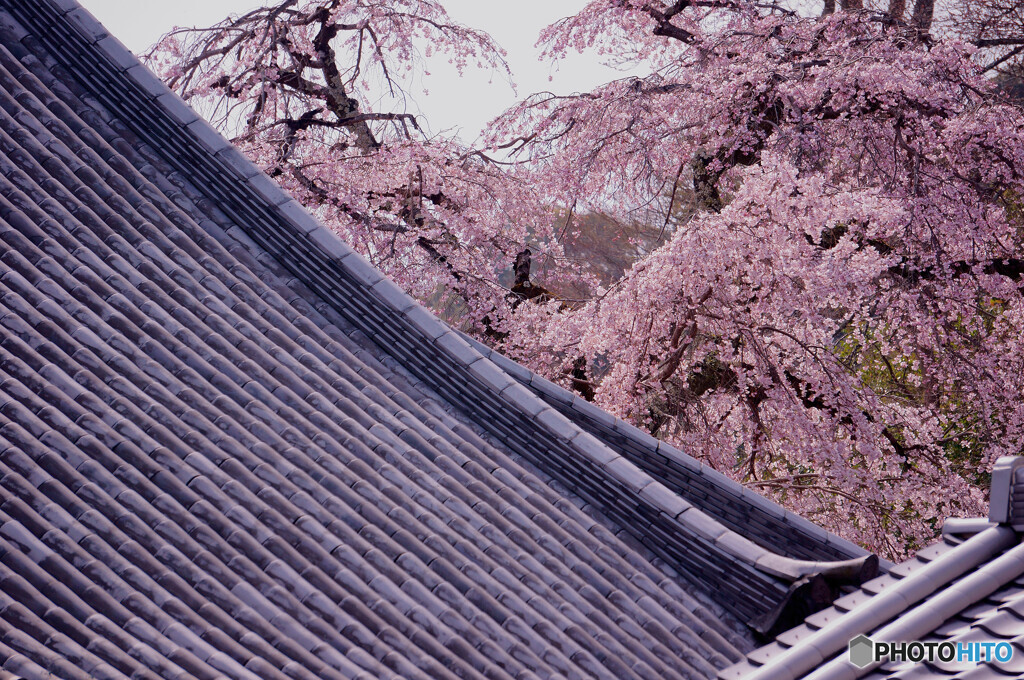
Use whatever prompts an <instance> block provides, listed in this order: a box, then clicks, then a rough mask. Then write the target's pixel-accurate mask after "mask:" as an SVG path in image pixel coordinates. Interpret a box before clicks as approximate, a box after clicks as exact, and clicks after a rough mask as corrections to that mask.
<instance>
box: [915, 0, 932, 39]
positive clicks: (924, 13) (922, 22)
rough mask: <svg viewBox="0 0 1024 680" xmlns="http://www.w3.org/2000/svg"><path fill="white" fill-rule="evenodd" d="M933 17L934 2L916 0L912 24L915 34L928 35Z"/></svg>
mask: <svg viewBox="0 0 1024 680" xmlns="http://www.w3.org/2000/svg"><path fill="white" fill-rule="evenodd" d="M934 16H935V0H917V2H916V3H914V18H913V22H912V23H913V24H914V28H916V29H917V32H918V33H919V34H921V35H922V36H925V35H928V34H929V33H931V30H932V18H933V17H934Z"/></svg>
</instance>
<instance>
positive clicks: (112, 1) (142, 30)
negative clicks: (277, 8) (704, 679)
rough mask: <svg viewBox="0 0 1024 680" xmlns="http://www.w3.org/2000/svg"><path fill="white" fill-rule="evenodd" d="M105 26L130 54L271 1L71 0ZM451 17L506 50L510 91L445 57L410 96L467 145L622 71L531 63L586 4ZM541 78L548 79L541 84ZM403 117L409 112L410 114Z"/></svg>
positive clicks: (526, 2) (459, 0)
mask: <svg viewBox="0 0 1024 680" xmlns="http://www.w3.org/2000/svg"><path fill="white" fill-rule="evenodd" d="M79 1H80V2H81V3H82V4H83V5H84V6H85V7H86V8H87V9H88V10H89V11H90V12H92V13H93V15H95V16H96V18H97V19H99V20H100V21H101V22H102V23H103V24H104V25H105V26H106V27H107V29H108V30H109V31H110V32H111V33H113V34H114V35H115V36H117V37H118V38H119V39H120V40H121V42H123V43H124V44H125V45H126V46H127V47H128V48H129V49H131V50H132V51H133V52H135V53H136V54H140V53H142V52H144V51H146V50H147V49H148V48H149V47H150V45H152V44H153V43H155V42H156V41H157V40H158V39H159V38H160V37H161V36H162V35H163V34H165V33H167V32H168V31H170V30H171V29H172V28H173V27H175V26H208V25H211V24H213V23H216V22H217V21H219V20H221V19H223V18H225V17H226V16H228V15H229V14H237V13H239V12H244V11H246V10H249V9H252V8H254V7H258V6H260V5H269V4H271V0H263V2H261V1H260V0H79ZM441 2H442V4H443V5H444V6H445V8H446V9H447V10H448V13H449V14H450V15H451V16H452V18H453V19H455V20H456V21H459V22H460V23H463V24H466V25H468V26H471V27H473V28H478V29H482V30H484V31H487V32H488V33H490V34H491V36H492V37H493V38H494V39H495V40H496V41H497V42H498V44H499V45H501V46H502V47H504V48H505V49H506V50H507V51H508V62H509V65H510V67H511V68H512V75H513V78H514V81H515V84H516V86H517V89H518V93H517V92H514V91H513V90H512V88H511V87H510V86H509V85H508V83H507V81H506V80H505V79H504V78H503V77H501V76H500V75H494V77H493V79H492V77H491V74H489V73H485V72H481V71H476V70H473V69H469V70H467V71H466V74H465V76H464V77H462V78H459V76H458V74H457V73H455V71H454V69H452V68H451V67H449V66H448V64H447V59H446V58H441V59H437V60H435V61H434V62H433V63H432V64H431V66H430V71H431V75H430V76H428V77H427V78H426V79H425V80H424V82H423V84H422V85H423V86H424V87H425V88H426V89H427V90H428V92H429V94H427V95H424V94H423V93H420V92H413V93H412V94H413V96H414V97H415V99H416V102H417V103H418V104H419V112H420V113H422V114H423V116H424V118H425V119H426V121H427V123H428V126H429V129H430V130H431V131H433V132H438V131H441V130H448V129H453V130H458V131H459V132H460V135H461V136H462V138H463V140H464V141H466V142H469V143H471V142H472V141H473V140H474V139H475V138H476V136H477V133H478V131H479V130H480V129H481V128H482V127H483V126H484V125H485V124H486V123H487V122H488V121H489V120H491V119H492V118H494V117H495V116H497V115H498V114H500V113H501V112H502V111H504V110H505V109H506V108H508V107H509V106H511V105H512V104H514V103H515V101H516V100H517V99H518V98H520V97H522V96H525V95H527V94H530V93H532V92H537V91H542V90H551V91H554V92H558V93H562V94H568V93H571V92H578V91H586V90H589V89H592V88H593V87H594V86H595V85H598V84H600V83H603V82H607V81H608V80H612V79H614V78H620V77H622V76H623V75H625V74H624V73H622V72H619V71H615V70H612V69H610V68H607V67H604V66H601V65H599V64H598V63H597V61H596V59H595V58H594V57H593V56H587V57H584V56H580V57H574V58H570V59H568V60H566V61H564V62H562V63H561V64H559V67H558V70H557V71H552V70H551V68H550V66H549V65H548V64H546V63H541V62H540V61H539V60H538V55H539V50H538V49H537V48H535V47H534V43H535V42H536V40H537V35H538V33H539V32H540V30H541V29H542V28H544V27H545V26H547V25H548V24H551V23H553V22H555V21H557V20H558V19H560V18H562V17H564V16H568V15H571V14H574V13H575V12H577V11H579V9H581V8H582V7H583V6H584V5H585V4H586V0H514V1H513V2H507V1H506V0H441ZM549 76H550V77H552V78H553V80H550V81H549ZM411 112H413V113H416V112H417V111H416V110H415V109H413V110H411Z"/></svg>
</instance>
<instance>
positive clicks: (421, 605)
mask: <svg viewBox="0 0 1024 680" xmlns="http://www.w3.org/2000/svg"><path fill="white" fill-rule="evenodd" d="M0 45H2V47H0V166H2V173H0V174H2V179H0V242H2V243H0V668H2V669H3V670H2V671H0V678H4V677H11V675H10V674H14V675H15V676H20V677H26V678H43V677H46V678H49V677H58V678H87V677H103V678H126V677H132V678H211V679H212V678H222V677H228V678H266V679H269V678H281V679H283V678H310V679H312V678H342V677H364V678H370V677H377V678H386V677H405V678H424V679H426V678H455V677H460V678H653V677H659V678H709V677H713V676H714V675H715V674H716V673H718V672H719V671H720V670H721V669H724V668H726V667H728V666H729V665H731V664H733V663H735V662H738V661H740V660H741V659H742V658H743V655H744V654H745V653H747V652H750V651H751V650H753V648H754V646H755V644H754V640H755V638H756V637H757V635H759V634H765V633H770V632H771V631H773V630H779V629H781V628H784V627H787V626H788V624H789V623H790V622H796V621H799V620H801V619H802V618H803V616H804V615H805V614H806V613H807V612H808V611H815V610H817V609H820V608H821V607H822V606H827V605H828V604H830V603H831V601H832V599H833V597H832V595H834V594H836V593H838V592H839V590H840V589H841V588H844V587H849V586H850V585H851V584H853V585H856V584H859V583H861V582H862V581H864V580H865V579H867V578H869V577H871V576H874V574H875V573H876V572H877V565H878V561H877V560H876V559H875V558H874V557H873V556H870V555H867V554H866V553H865V552H864V551H863V550H861V549H859V548H857V547H856V546H853V545H852V544H850V543H848V542H846V541H843V540H841V539H839V538H837V537H835V536H833V535H831V534H829V533H828V532H826V531H824V530H822V529H821V528H819V527H816V526H815V525H813V524H811V523H810V522H807V521H806V520H803V519H800V518H798V517H796V516H794V515H792V514H791V513H788V512H785V511H784V510H782V509H781V508H779V507H778V506H777V505H775V504H773V503H771V502H769V501H767V500H765V499H764V498H761V497H760V496H757V495H756V494H754V493H752V492H749V491H747V490H744V489H743V488H742V487H740V486H739V485H737V484H735V483H734V482H731V481H729V480H728V479H726V478H725V477H724V476H722V475H720V474H719V473H717V472H714V471H712V470H710V469H708V468H706V467H704V466H702V465H700V464H699V463H698V462H697V461H696V460H694V459H693V458H691V457H690V456H687V455H686V454H685V453H683V452H680V451H678V450H676V449H673V448H672V447H669V446H666V445H664V444H663V443H660V442H658V441H656V440H654V439H653V438H651V437H650V436H648V435H646V434H644V433H642V432H640V431H639V430H636V429H635V428H632V427H630V426H628V425H626V424H625V423H622V422H621V421H618V420H616V419H614V418H612V417H611V416H609V415H608V414H606V413H604V412H602V411H600V410H599V409H597V408H596V407H594V406H593V405H591V404H589V403H587V402H585V401H583V400H582V399H580V398H578V397H576V396H574V395H572V394H571V393H569V392H567V391H565V390H562V389H561V388H559V387H557V386H555V385H553V384H551V383H549V382H547V381H545V380H543V379H542V378H540V377H539V376H537V375H535V374H532V373H530V372H529V371H527V370H526V369H524V368H522V367H521V366H518V365H516V364H515V363H514V362H511V361H510V360H508V359H506V358H505V357H502V356H501V355H500V354H497V353H495V352H493V351H492V350H489V349H487V348H485V347H483V346H480V345H477V344H475V343H473V342H471V341H467V340H466V339H465V338H464V337H463V336H461V335H460V334H459V333H458V332H456V331H454V330H452V329H451V328H449V327H448V326H447V325H445V324H444V323H442V322H441V321H439V320H438V319H437V318H436V317H434V316H433V315H432V314H431V313H430V312H428V311H427V310H425V309H424V308H422V307H421V306H419V305H418V304H416V303H415V302H414V301H413V300H412V299H410V298H409V297H408V296H406V295H405V294H404V293H403V292H402V291H401V290H400V289H398V288H397V287H396V286H395V285H394V284H393V283H391V282H390V281H388V280H387V279H386V278H384V277H383V276H382V275H381V273H380V272H379V271H378V270H377V269H376V268H374V267H373V266H372V265H371V264H369V263H368V262H367V261H366V260H365V259H363V258H362V257H361V256H360V255H358V254H356V253H355V252H354V251H352V250H351V249H350V248H349V247H348V246H347V245H345V244H344V243H342V242H341V241H340V240H339V239H338V238H337V237H336V236H335V235H334V234H333V233H332V232H330V231H329V230H328V229H326V228H325V227H324V226H323V225H321V224H320V223H319V222H317V220H316V219H315V218H313V217H312V216H311V215H310V214H309V213H308V212H307V211H306V210H305V209H304V208H303V207H302V206H301V205H299V204H298V203H297V202H295V201H294V200H293V199H291V197H289V196H288V195H287V194H286V193H285V192H283V191H282V190H281V189H280V188H279V187H278V186H277V185H276V183H274V182H273V181H272V180H271V179H270V178H268V177H267V176H266V175H264V174H263V173H262V172H260V170H259V169H258V168H256V167H255V166H253V165H252V164H251V163H250V162H249V161H248V160H247V159H246V158H245V157H244V156H243V155H242V154H241V153H239V152H238V151H237V150H236V149H235V148H234V147H232V146H231V144H230V143H229V142H228V141H227V140H225V139H224V138H223V137H222V136H221V135H219V134H218V133H217V132H216V131H214V130H213V129H212V128H211V127H210V126H209V125H208V124H207V123H206V122H205V121H204V120H202V119H201V118H200V117H199V116H198V115H197V114H196V113H195V112H194V111H192V109H191V108H189V107H188V106H187V105H186V104H185V103H184V102H182V101H181V99H179V98H178V97H177V96H176V95H175V94H173V93H172V92H170V91H169V90H168V89H167V88H166V87H165V86H164V85H163V84H162V83H161V82H160V81H159V80H158V79H156V78H155V77H154V76H153V74H152V73H151V72H150V71H149V70H148V69H146V68H145V67H144V66H143V65H141V64H140V63H139V62H138V60H137V59H136V58H135V57H134V56H133V55H132V54H131V53H130V52H129V51H128V50H126V49H125V48H124V47H123V46H122V45H121V44H120V43H119V42H118V41H117V40H116V39H115V38H113V37H111V36H109V35H108V34H107V32H106V31H105V30H104V29H103V27H102V26H100V25H99V24H98V23H97V22H96V21H95V20H94V19H93V18H92V17H91V16H90V15H89V14H88V12H86V11H85V10H84V9H82V8H81V7H80V6H78V5H77V4H76V3H74V2H71V1H68V0H60V1H58V0H36V1H34V2H20V1H16V0H3V1H0ZM885 566H886V565H885V564H883V565H882V567H883V568H884V567H885ZM823 593H824V595H823ZM823 598H824V599H823ZM3 673H7V674H8V675H3Z"/></svg>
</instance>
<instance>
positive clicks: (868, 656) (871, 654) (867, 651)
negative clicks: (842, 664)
mask: <svg viewBox="0 0 1024 680" xmlns="http://www.w3.org/2000/svg"><path fill="white" fill-rule="evenodd" d="M874 660H875V643H874V641H873V640H872V639H871V638H869V637H868V636H867V635H858V636H857V637H855V638H853V639H852V640H850V663H852V664H853V665H854V666H856V667H857V668H864V667H865V666H867V665H868V664H870V663H871V662H873V661H874Z"/></svg>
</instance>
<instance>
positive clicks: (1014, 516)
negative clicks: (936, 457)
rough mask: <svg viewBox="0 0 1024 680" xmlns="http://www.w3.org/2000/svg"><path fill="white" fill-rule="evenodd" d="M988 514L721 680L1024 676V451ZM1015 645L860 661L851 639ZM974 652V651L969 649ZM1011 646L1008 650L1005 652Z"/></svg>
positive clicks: (1002, 477) (959, 523) (951, 524)
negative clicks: (992, 651)
mask: <svg viewBox="0 0 1024 680" xmlns="http://www.w3.org/2000/svg"><path fill="white" fill-rule="evenodd" d="M991 502H992V506H991V510H990V516H989V519H988V520H984V519H979V520H955V519H954V520H948V521H947V523H946V525H945V526H944V528H943V536H942V538H941V539H940V540H939V541H937V542H936V543H934V544H932V545H930V546H928V547H927V548H926V549H924V550H922V551H920V552H919V553H918V554H917V555H915V556H914V557H913V558H911V559H909V560H907V561H906V562H903V563H902V564H899V565H896V566H895V567H894V568H893V569H891V570H890V572H889V573H888V574H886V575H884V576H881V577H879V578H877V579H874V580H872V581H869V582H868V583H866V584H864V585H863V586H862V587H861V588H860V589H857V590H854V591H853V592H851V593H849V594H848V595H846V596H844V597H841V598H839V599H838V600H836V601H835V603H834V605H833V606H832V607H829V608H827V609H825V610H823V611H820V612H818V613H816V614H814V615H813V616H810V617H808V618H807V620H806V621H805V622H804V623H803V624H802V625H800V626H797V627H795V628H793V629H792V630H789V631H787V632H785V633H783V634H781V635H779V636H778V637H777V638H776V639H775V641H774V642H772V643H771V644H769V645H767V646H765V647H762V648H760V649H758V650H756V651H754V652H752V653H751V654H749V655H748V656H747V658H746V659H745V660H744V661H743V662H741V663H738V664H736V665H735V666H732V667H730V668H728V669H726V670H724V671H722V672H721V673H720V674H719V678H721V679H722V680H735V679H738V678H744V679H746V680H754V679H755V678H756V679H764V680H787V679H789V680H792V679H795V678H807V679H808V680H810V679H813V680H855V679H857V678H864V680H882V679H883V678H891V679H893V680H896V679H900V680H926V679H929V680H940V679H945V678H961V679H963V680H998V679H999V678H1007V677H1014V678H1019V677H1024V544H1022V543H1021V536H1020V533H1019V532H1020V530H1021V529H1024V457H1018V458H1005V459H1001V460H1000V461H999V462H998V463H997V465H996V468H995V470H994V471H993V480H992V492H991ZM860 635H867V636H869V637H870V638H871V639H872V640H874V641H876V642H909V641H923V642H934V643H939V642H953V643H1003V642H1005V643H1008V644H1009V645H1010V647H1011V648H1012V656H1011V658H1009V659H1008V660H1006V659H999V658H997V657H995V656H994V655H993V656H990V657H988V658H986V656H985V654H984V653H982V652H980V650H978V651H976V652H975V653H976V656H975V657H974V658H971V657H965V658H964V659H959V658H955V657H954V658H953V659H952V660H951V661H948V662H944V661H942V659H940V658H935V657H933V658H932V659H931V660H928V659H923V660H920V661H918V662H916V663H915V662H913V661H909V660H907V659H902V658H901V659H897V660H887V661H884V662H883V663H871V664H866V665H864V666H863V667H860V668H858V667H857V666H855V665H854V664H853V663H851V659H850V653H849V651H848V643H849V641H850V640H852V639H854V638H855V637H857V636H860ZM968 651H969V650H968ZM1006 651H1009V650H1005V651H1004V652H1003V653H1002V654H1003V655H1004V656H1006Z"/></svg>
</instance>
